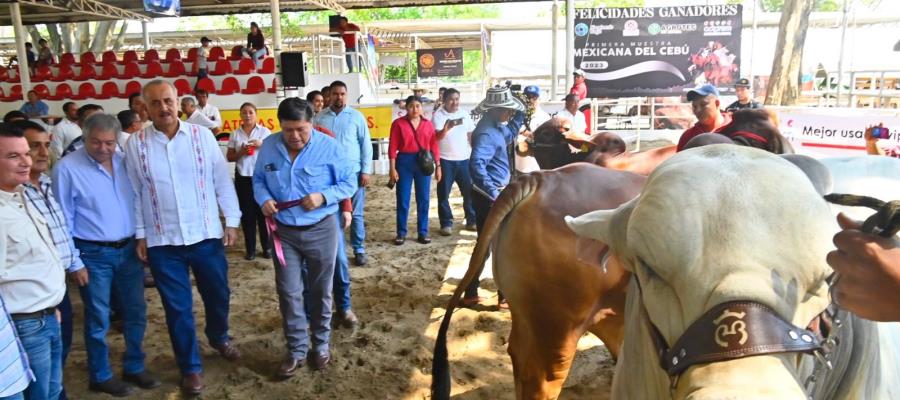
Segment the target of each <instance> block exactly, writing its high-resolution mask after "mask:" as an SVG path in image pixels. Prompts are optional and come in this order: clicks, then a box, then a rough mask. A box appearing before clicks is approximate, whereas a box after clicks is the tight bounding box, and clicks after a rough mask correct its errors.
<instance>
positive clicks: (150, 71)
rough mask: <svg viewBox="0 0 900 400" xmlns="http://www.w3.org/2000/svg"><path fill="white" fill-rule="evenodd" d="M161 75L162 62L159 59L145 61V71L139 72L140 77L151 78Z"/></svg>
mask: <svg viewBox="0 0 900 400" xmlns="http://www.w3.org/2000/svg"><path fill="white" fill-rule="evenodd" d="M161 76H163V69H162V64H160V63H159V61H149V62H148V63H147V71H146V72H144V73H143V74H140V77H141V78H146V79H153V78H157V77H161Z"/></svg>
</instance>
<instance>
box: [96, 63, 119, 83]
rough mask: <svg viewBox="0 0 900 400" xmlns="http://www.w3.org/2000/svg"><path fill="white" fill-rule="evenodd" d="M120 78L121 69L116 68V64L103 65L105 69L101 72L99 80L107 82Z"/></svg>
mask: <svg viewBox="0 0 900 400" xmlns="http://www.w3.org/2000/svg"><path fill="white" fill-rule="evenodd" d="M117 76H119V69H118V68H116V64H105V63H104V64H103V68H102V69H101V70H100V76H98V77H97V79H99V80H101V81H105V80H107V79H113V78H115V77H117Z"/></svg>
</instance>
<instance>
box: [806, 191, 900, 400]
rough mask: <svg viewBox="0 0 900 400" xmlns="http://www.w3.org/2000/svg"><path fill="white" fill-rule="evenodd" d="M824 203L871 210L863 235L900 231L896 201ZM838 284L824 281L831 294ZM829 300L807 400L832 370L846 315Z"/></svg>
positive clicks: (845, 197) (850, 198)
mask: <svg viewBox="0 0 900 400" xmlns="http://www.w3.org/2000/svg"><path fill="white" fill-rule="evenodd" d="M825 200H826V201H828V202H829V203H833V204H838V205H842V206H848V207H867V208H871V209H873V210H875V214H872V215H871V216H869V218H867V219H866V220H865V222H863V225H862V227H861V229H860V230H861V231H862V232H864V233H868V234H876V235H879V236H881V237H886V238H888V237H893V236H894V235H896V234H897V232H898V231H900V201H898V200H895V201H890V202H885V201H881V200H878V199H876V198H873V197H868V196H857V195H852V194H840V193H832V194H829V195H826V196H825ZM839 280H840V275H838V274H837V273H832V274H831V276H830V277H828V281H829V285H830V289H829V290H832V289H833V288H834V287H835V286H836V285H837V283H838V281H839ZM831 298H832V300H831V304H829V306H828V309H826V313H829V314H831V316H832V320H833V324H832V326H831V329H830V330H829V332H828V335H827V337H826V338H825V340H823V341H822V349H821V350H816V351H815V352H813V355H814V356H815V358H816V362H815V364H814V366H813V371H812V374H811V375H810V376H809V378H807V379H806V384H805V386H806V393H807V395H808V397H809V399H810V400H812V399H813V396H812V394H813V390H814V389H815V386H816V381H817V379H818V376H819V374H821V373H822V372H823V371H824V370H827V372H830V371H832V370H834V365H833V364H832V360H831V359H832V355H833V354H834V352H833V350H834V349H835V347H836V346H837V345H838V344H839V340H838V331H839V329H840V327H841V326H842V325H843V324H844V320H843V317H844V316H845V315H846V314H847V312H846V311H844V310H842V309H841V308H840V306H839V305H838V304H837V303H835V302H834V295H833V294H832V296H831ZM820 323H822V321H820Z"/></svg>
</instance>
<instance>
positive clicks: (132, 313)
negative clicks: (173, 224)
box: [53, 113, 160, 396]
mask: <svg viewBox="0 0 900 400" xmlns="http://www.w3.org/2000/svg"><path fill="white" fill-rule="evenodd" d="M120 130H121V127H120V126H119V120H118V118H116V117H114V116H112V115H109V114H103V113H97V114H94V115H91V116H90V117H88V118H87V119H86V120H85V121H84V123H83V136H82V137H83V138H84V139H83V141H84V147H83V148H81V149H79V150H76V151H75V152H73V153H71V154H70V155H69V156H67V157H65V158H63V159H62V160H60V162H59V164H58V165H57V166H56V168H55V169H54V170H53V188H54V193H55V194H56V197H57V200H58V201H59V203H60V206H61V208H62V210H63V213H64V214H65V217H66V221H68V224H69V228H70V231H71V232H72V236H73V237H74V238H75V246H76V247H78V249H79V250H80V252H81V258H82V260H83V261H84V263H85V265H86V267H87V270H88V273H89V276H90V281H89V282H88V283H87V285H85V286H82V287H81V298H82V301H83V303H84V317H85V323H84V342H85V347H86V348H87V358H88V372H89V375H90V385H89V387H90V389H91V390H92V391H95V392H102V393H108V394H111V395H113V396H125V395H128V394H130V393H131V392H132V390H133V388H132V387H131V386H130V385H128V384H126V383H124V382H122V381H121V380H119V379H117V378H116V377H115V376H113V373H112V369H111V368H110V365H109V348H108V346H107V343H106V333H107V330H108V329H109V302H110V290H115V291H116V292H117V294H118V296H119V299H120V301H121V303H122V310H123V313H122V314H123V319H124V326H123V331H124V332H123V333H124V336H125V354H124V361H123V370H124V371H123V373H122V378H123V380H124V381H128V382H131V383H134V384H135V385H137V386H139V387H141V388H144V389H149V388H153V387H156V386H159V385H160V382H159V380H157V379H156V378H154V377H153V376H152V375H151V374H150V373H148V372H147V371H146V370H145V369H144V352H143V350H142V342H143V340H144V331H145V329H146V326H147V317H146V314H147V305H146V303H145V302H144V273H143V269H142V266H141V263H140V262H139V261H138V259H137V253H136V252H135V239H134V234H135V217H134V190H133V187H132V185H131V180H130V179H129V177H128V173H127V172H126V170H125V160H124V157H123V155H122V153H121V152H118V151H116V149H117V148H118V142H117V138H118V134H119V131H120Z"/></svg>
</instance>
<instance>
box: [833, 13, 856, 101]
mask: <svg viewBox="0 0 900 400" xmlns="http://www.w3.org/2000/svg"><path fill="white" fill-rule="evenodd" d="M847 21H848V18H847V0H844V13H843V15H842V16H841V47H840V50H838V82H837V95H836V101H835V103H837V104H840V103H841V86H843V84H844V38H845V37H846V36H847ZM855 84H856V83H855V82H853V81H851V82H850V87H851V88H852V87H853V86H854V85H855ZM851 93H852V89H851Z"/></svg>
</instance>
